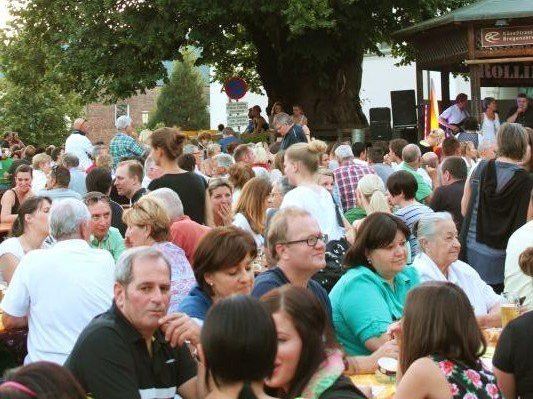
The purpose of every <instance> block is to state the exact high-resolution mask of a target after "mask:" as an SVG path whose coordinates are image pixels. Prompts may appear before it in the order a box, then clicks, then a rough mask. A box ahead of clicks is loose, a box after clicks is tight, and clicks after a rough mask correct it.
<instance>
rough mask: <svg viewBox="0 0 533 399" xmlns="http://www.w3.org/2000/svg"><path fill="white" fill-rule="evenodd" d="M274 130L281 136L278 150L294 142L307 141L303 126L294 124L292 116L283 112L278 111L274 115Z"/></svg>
mask: <svg viewBox="0 0 533 399" xmlns="http://www.w3.org/2000/svg"><path fill="white" fill-rule="evenodd" d="M274 130H275V131H276V133H278V134H280V135H281V137H283V139H282V140H281V145H280V150H283V151H285V150H286V149H287V148H289V147H290V146H291V145H293V144H296V143H307V137H305V133H304V130H303V128H302V127H301V126H300V125H296V124H295V123H294V120H293V119H292V116H290V115H289V114H286V113H285V112H280V113H279V114H276V116H275V117H274Z"/></svg>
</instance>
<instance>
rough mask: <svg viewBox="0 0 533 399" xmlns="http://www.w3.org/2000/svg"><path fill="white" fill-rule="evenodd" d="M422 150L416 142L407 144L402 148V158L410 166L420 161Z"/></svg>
mask: <svg viewBox="0 0 533 399" xmlns="http://www.w3.org/2000/svg"><path fill="white" fill-rule="evenodd" d="M421 156H422V152H421V151H420V148H418V146H417V145H416V144H407V145H406V146H405V147H404V148H403V150H402V160H403V161H404V162H405V163H408V164H409V165H410V166H413V164H418V163H420V157H421Z"/></svg>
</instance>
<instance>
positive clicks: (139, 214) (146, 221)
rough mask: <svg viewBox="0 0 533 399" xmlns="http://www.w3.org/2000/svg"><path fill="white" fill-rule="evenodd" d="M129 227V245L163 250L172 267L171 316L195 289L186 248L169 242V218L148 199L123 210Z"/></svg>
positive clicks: (162, 207)
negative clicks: (184, 249)
mask: <svg viewBox="0 0 533 399" xmlns="http://www.w3.org/2000/svg"><path fill="white" fill-rule="evenodd" d="M122 219H123V220H124V223H126V225H127V226H128V228H127V230H126V246H127V247H140V246H151V247H154V248H155V249H157V250H159V251H161V252H162V253H163V255H165V258H166V259H167V260H168V262H169V263H170V267H171V276H170V280H171V287H170V290H171V297H170V307H169V313H171V312H175V311H176V310H177V308H178V305H179V304H180V303H181V301H182V300H183V298H185V297H186V296H187V294H188V293H189V291H190V290H191V289H192V287H193V286H194V283H195V280H194V274H193V271H192V269H191V265H190V263H189V261H188V260H187V257H186V256H185V252H184V251H183V249H181V248H180V247H178V246H177V245H175V244H173V243H171V242H170V241H169V236H170V218H169V217H168V214H167V212H166V211H165V208H164V206H163V205H162V203H161V202H160V201H158V200H157V199H155V198H153V197H151V196H145V197H143V198H141V199H140V200H139V201H137V202H136V203H134V204H133V205H132V207H131V208H130V209H128V210H126V211H124V215H123V216H122Z"/></svg>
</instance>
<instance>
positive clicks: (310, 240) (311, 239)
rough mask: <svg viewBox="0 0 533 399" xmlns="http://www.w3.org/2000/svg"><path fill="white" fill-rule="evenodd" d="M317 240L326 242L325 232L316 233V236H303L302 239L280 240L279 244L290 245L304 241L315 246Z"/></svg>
mask: <svg viewBox="0 0 533 399" xmlns="http://www.w3.org/2000/svg"><path fill="white" fill-rule="evenodd" d="M318 240H321V241H322V242H323V243H324V244H325V243H327V242H328V236H327V234H319V235H316V236H309V237H307V238H304V239H303V240H294V241H286V242H280V243H279V244H283V245H291V244H300V243H302V242H305V243H306V244H307V245H308V246H310V247H316V244H318Z"/></svg>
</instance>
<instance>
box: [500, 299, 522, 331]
mask: <svg viewBox="0 0 533 399" xmlns="http://www.w3.org/2000/svg"><path fill="white" fill-rule="evenodd" d="M502 296H503V298H504V299H505V302H504V303H502V306H501V317H502V328H505V326H506V325H507V324H508V323H509V322H510V321H512V320H514V319H516V318H517V317H518V316H520V297H519V296H518V295H517V294H515V293H513V292H504V293H503V294H502Z"/></svg>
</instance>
